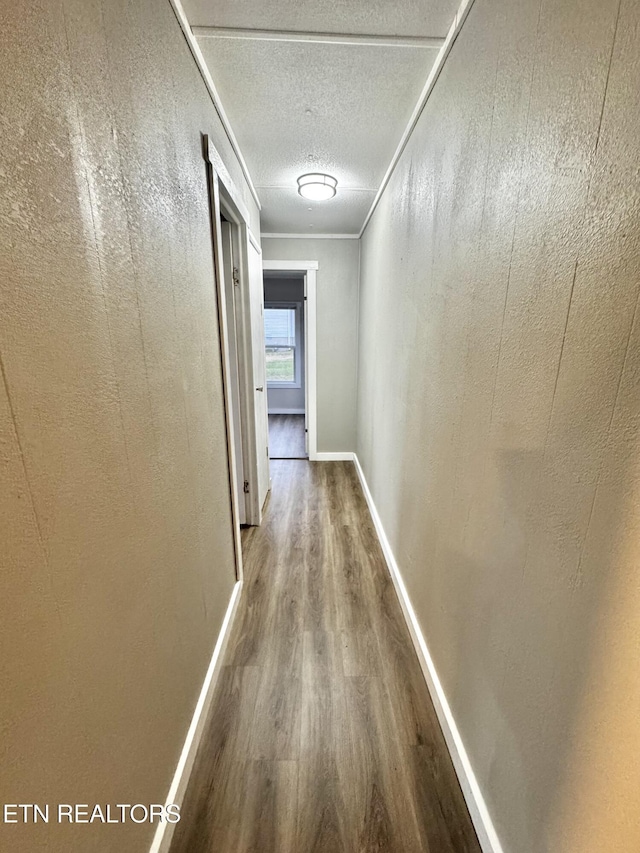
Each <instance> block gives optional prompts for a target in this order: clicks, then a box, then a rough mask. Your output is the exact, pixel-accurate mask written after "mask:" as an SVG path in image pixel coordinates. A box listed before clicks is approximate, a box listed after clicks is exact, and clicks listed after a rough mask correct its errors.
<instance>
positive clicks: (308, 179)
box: [298, 172, 338, 201]
mask: <svg viewBox="0 0 640 853" xmlns="http://www.w3.org/2000/svg"><path fill="white" fill-rule="evenodd" d="M337 186H338V181H337V180H336V179H335V178H333V177H332V176H331V175H325V174H324V173H322V172H310V173H309V174H307V175H300V177H299V178H298V192H299V193H300V195H301V196H303V197H304V198H309V199H311V200H312V201H327V199H330V198H333V197H334V195H335V194H336V187H337Z"/></svg>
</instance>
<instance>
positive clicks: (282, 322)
mask: <svg viewBox="0 0 640 853" xmlns="http://www.w3.org/2000/svg"><path fill="white" fill-rule="evenodd" d="M304 310H305V282H304V277H303V276H302V275H300V274H291V273H289V274H288V275H287V274H286V273H272V274H270V275H266V276H265V279H264V320H265V350H266V375H267V405H268V412H269V456H270V458H271V459H306V458H308V452H307V440H306V437H307V432H306V387H305V355H306V353H305V317H304Z"/></svg>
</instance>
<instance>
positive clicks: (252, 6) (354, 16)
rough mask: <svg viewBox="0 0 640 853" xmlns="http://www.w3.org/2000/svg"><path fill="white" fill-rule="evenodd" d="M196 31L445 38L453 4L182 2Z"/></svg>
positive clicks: (412, 0)
mask: <svg viewBox="0 0 640 853" xmlns="http://www.w3.org/2000/svg"><path fill="white" fill-rule="evenodd" d="M183 2H184V9H185V12H186V13H187V17H188V19H189V23H190V24H191V26H192V27H242V28H245V27H248V28H251V29H275V30H311V31H314V32H326V33H366V34H371V35H375V34H377V35H398V36H439V37H441V38H444V36H446V34H447V31H448V29H449V27H450V26H451V22H452V21H453V16H454V15H455V13H456V9H457V7H458V5H459V3H452V2H451V0H398V2H390V0H273V2H265V0H183Z"/></svg>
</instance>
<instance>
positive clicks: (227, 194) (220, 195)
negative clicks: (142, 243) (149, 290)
mask: <svg viewBox="0 0 640 853" xmlns="http://www.w3.org/2000/svg"><path fill="white" fill-rule="evenodd" d="M203 144H204V157H205V161H206V165H207V180H208V187H209V204H210V216H211V236H212V242H213V265H214V275H215V282H214V283H215V288H216V298H217V308H218V312H217V313H218V329H219V337H220V355H221V360H222V387H223V398H224V414H225V429H226V442H227V457H228V472H229V492H230V495H231V516H232V524H233V540H234V549H235V558H236V578H237V580H239V581H241V580H242V579H243V564H242V545H241V539H240V514H239V502H240V501H241V500H244V501H245V507H246V521H247V524H252V525H254V524H259V523H260V518H261V509H262V507H259V508H258V511H257V512H256V505H257V504H259V496H258V460H257V455H256V452H255V450H256V446H257V436H256V418H255V395H254V391H253V389H254V375H253V360H252V358H251V355H252V347H251V333H250V330H251V314H250V301H249V279H248V257H247V252H248V248H249V241H251V243H253V245H259V244H257V241H256V240H255V238H254V237H253V235H252V234H251V231H250V228H249V224H248V220H249V214H248V211H247V210H246V209H243V208H244V205H242V202H241V201H240V200H239V199H238V194H237V191H236V189H235V187H234V186H233V184H232V183H231V182H230V180H229V179H228V178H226V176H224V175H222V174H221V173H220V172H219V171H218V170H217V168H216V163H217V159H216V152H215V149H214V148H213V146H211V144H210V141H209V139H208V137H207V136H206V135H204V136H203ZM221 213H222V214H224V217H225V219H227V220H228V221H229V222H230V223H231V225H232V234H233V245H234V251H236V252H237V261H238V281H239V288H240V294H241V298H240V299H239V300H238V303H237V304H236V308H237V309H238V314H237V316H238V317H239V320H240V322H239V324H238V325H239V326H240V328H241V330H242V333H241V334H240V335H238V336H237V338H236V345H237V349H238V386H239V394H240V420H241V425H242V429H241V433H242V444H243V447H242V448H239V449H240V450H241V452H242V459H243V467H244V478H245V480H247V481H248V490H249V491H248V494H245V493H243V494H238V488H237V478H236V447H235V439H234V434H233V423H232V414H231V370H230V357H229V334H230V330H229V329H228V327H227V310H226V295H225V286H224V262H223V252H222V228H221V219H220V215H221ZM247 330H248V334H247Z"/></svg>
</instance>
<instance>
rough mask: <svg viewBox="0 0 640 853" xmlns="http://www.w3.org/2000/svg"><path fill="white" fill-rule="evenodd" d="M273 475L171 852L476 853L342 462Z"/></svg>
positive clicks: (286, 467) (247, 536) (371, 535)
mask: <svg viewBox="0 0 640 853" xmlns="http://www.w3.org/2000/svg"><path fill="white" fill-rule="evenodd" d="M272 476H273V487H272V497H271V500H270V504H269V506H268V508H267V513H266V517H265V520H264V523H263V525H262V527H259V528H258V527H253V528H250V529H248V530H245V531H243V548H244V566H245V590H244V593H243V596H242V599H241V602H240V610H239V612H238V614H237V616H236V620H235V623H234V629H233V631H232V634H231V637H230V640H229V645H228V647H227V650H226V657H225V660H224V666H223V668H222V671H221V674H220V677H219V680H218V683H217V686H216V691H215V696H214V701H213V707H212V711H211V715H210V719H209V721H208V725H207V729H206V731H205V734H204V736H203V740H202V745H201V748H200V751H199V755H198V758H197V760H196V766H195V768H194V771H193V774H192V776H191V780H190V784H189V788H188V790H187V794H186V798H185V802H184V805H183V808H182V820H181V821H180V823H179V825H178V826H177V829H176V835H175V837H174V843H173V846H172V848H171V849H172V851H173V853H205V851H207V853H214V851H215V853H240V851H243V853H246V852H247V851H261V853H270V852H271V851H272V853H294V851H299V853H302V851H304V853H314V852H315V853H338V851H344V853H360V852H361V853H365V852H366V851H374V850H375V851H385V853H418V851H431V853H463V851H464V853H477V851H479V850H480V848H479V845H478V842H477V840H476V837H475V834H474V831H473V828H472V825H471V821H470V818H469V815H468V812H467V810H466V806H465V804H464V801H463V798H462V794H461V792H460V788H459V786H458V782H457V779H456V776H455V772H454V770H453V766H452V764H451V760H450V758H449V755H448V752H447V749H446V746H445V743H444V740H443V737H442V734H441V731H440V728H439V726H438V722H437V719H436V716H435V712H434V710H433V706H432V704H431V700H430V698H429V694H428V692H427V687H426V685H425V682H424V679H423V676H422V674H421V672H420V668H419V664H418V661H417V658H416V656H415V653H414V651H413V648H412V645H411V640H410V638H409V634H408V631H407V629H406V626H405V623H404V621H403V618H402V614H401V611H400V607H399V604H398V601H397V598H396V594H395V591H394V588H393V586H392V583H391V580H390V577H389V575H388V572H387V569H386V566H385V564H384V558H383V555H382V552H381V550H380V547H379V545H378V542H377V539H376V536H375V532H374V529H373V525H372V523H371V521H370V518H369V514H368V509H367V506H366V503H365V500H364V497H363V495H362V492H361V490H360V485H359V483H358V480H357V475H356V472H355V469H354V467H353V465H352V463H350V462H333V463H324V464H313V463H312V464H310V463H308V462H304V461H292V460H283V461H278V462H275V463H274V464H273V466H272Z"/></svg>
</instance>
